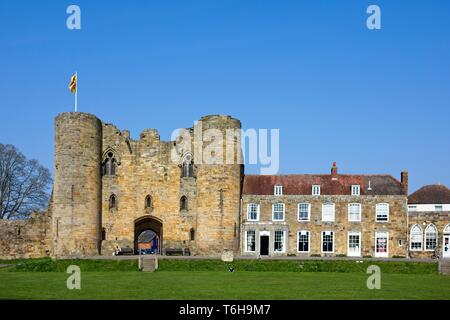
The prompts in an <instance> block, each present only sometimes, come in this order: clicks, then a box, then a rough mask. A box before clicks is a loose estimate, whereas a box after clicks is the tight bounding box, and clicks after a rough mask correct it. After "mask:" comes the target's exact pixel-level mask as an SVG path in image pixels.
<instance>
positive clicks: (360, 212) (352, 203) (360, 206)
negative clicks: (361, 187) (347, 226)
mask: <svg viewBox="0 0 450 320" xmlns="http://www.w3.org/2000/svg"><path fill="white" fill-rule="evenodd" d="M354 205H358V206H359V219H357V220H354V219H350V216H351V215H350V213H351V212H350V208H351V207H352V206H354ZM361 217H362V204H361V203H358V202H351V203H349V204H348V216H347V219H348V222H361Z"/></svg>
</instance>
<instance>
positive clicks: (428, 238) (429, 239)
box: [425, 224, 438, 251]
mask: <svg viewBox="0 0 450 320" xmlns="http://www.w3.org/2000/svg"><path fill="white" fill-rule="evenodd" d="M437 237H438V235H437V229H436V226H435V225H434V224H430V225H428V227H427V228H426V229H425V250H429V251H434V250H435V249H436V246H437Z"/></svg>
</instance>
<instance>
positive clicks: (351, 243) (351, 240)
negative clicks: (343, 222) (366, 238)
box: [347, 232, 361, 257]
mask: <svg viewBox="0 0 450 320" xmlns="http://www.w3.org/2000/svg"><path fill="white" fill-rule="evenodd" d="M347 255H348V256H349V257H360V256H361V233H360V232H349V233H348V254H347Z"/></svg>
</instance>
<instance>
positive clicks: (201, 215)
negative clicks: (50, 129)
mask: <svg viewBox="0 0 450 320" xmlns="http://www.w3.org/2000/svg"><path fill="white" fill-rule="evenodd" d="M200 122H201V123H202V125H203V126H204V128H203V129H202V128H199V130H200V131H199V132H200V133H203V132H204V130H205V128H206V129H208V128H215V129H217V130H218V131H220V132H222V131H224V130H225V129H227V128H240V122H239V121H237V120H235V119H232V118H230V117H225V116H213V117H207V118H202V119H201V121H200ZM221 130H222V131H221ZM187 132H188V134H189V135H190V139H191V143H190V148H188V149H189V151H190V152H192V153H195V145H194V144H195V142H194V141H195V139H194V130H193V129H189V130H187ZM102 144H103V154H104V155H105V154H106V153H108V152H112V153H113V154H114V157H115V159H116V161H117V163H118V165H117V170H116V173H115V175H109V176H108V175H104V176H103V177H102V227H103V228H104V235H105V239H104V240H103V241H102V254H105V255H109V254H112V252H113V250H114V248H116V247H117V246H119V247H121V248H124V247H130V248H133V247H135V243H134V241H135V228H136V224H135V222H136V221H137V220H141V219H145V217H149V218H152V219H155V220H157V221H160V222H161V223H162V225H163V227H162V229H163V230H162V248H163V251H164V249H167V248H176V249H189V251H190V252H191V254H194V255H196V254H204V255H206V254H214V253H221V252H222V251H223V250H235V251H237V250H238V242H237V241H238V240H237V239H238V237H239V233H238V231H235V230H237V228H238V224H239V198H240V179H241V166H240V165H237V166H236V165H213V164H202V163H196V162H195V160H194V166H193V171H194V174H193V176H189V177H183V176H182V158H183V155H184V154H185V152H186V151H187V150H185V149H183V148H181V147H180V146H177V141H170V142H165V141H161V140H160V137H159V134H158V133H157V131H156V130H153V129H147V130H144V131H143V132H142V134H141V136H140V139H139V140H137V141H136V140H132V139H130V136H129V132H127V131H120V130H119V129H117V127H115V126H114V125H111V124H104V125H103V143H102ZM175 147H180V148H178V149H176V148H175ZM205 147H206V146H203V147H201V150H203V149H204V148H205ZM174 150H177V151H176V154H178V157H179V161H176V159H175V160H174V159H172V152H174ZM194 158H195V156H194ZM112 195H114V196H115V197H116V199H117V206H116V207H115V208H110V201H109V199H110V197H111V196H112ZM147 196H151V198H152V203H153V205H152V208H146V207H145V198H146V197H147ZM183 196H184V197H186V198H187V208H186V209H185V210H182V209H181V208H180V199H181V197H183ZM191 230H194V235H195V236H194V239H191V232H190V231H191Z"/></svg>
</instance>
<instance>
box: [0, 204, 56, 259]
mask: <svg viewBox="0 0 450 320" xmlns="http://www.w3.org/2000/svg"><path fill="white" fill-rule="evenodd" d="M50 221H51V216H50V214H49V213H48V211H47V212H39V213H33V214H32V216H31V217H30V219H28V220H0V259H19V258H38V257H48V256H49V255H50V248H51V237H50Z"/></svg>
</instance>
